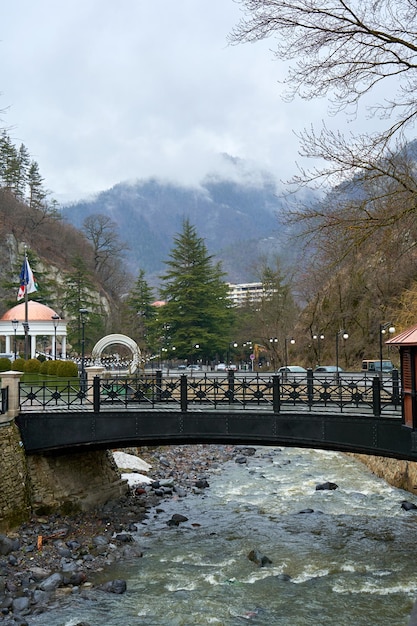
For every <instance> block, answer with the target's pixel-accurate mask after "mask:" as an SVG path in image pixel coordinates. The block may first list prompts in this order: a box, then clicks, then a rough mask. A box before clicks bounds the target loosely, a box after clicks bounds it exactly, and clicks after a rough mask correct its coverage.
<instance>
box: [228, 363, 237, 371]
mask: <svg viewBox="0 0 417 626" xmlns="http://www.w3.org/2000/svg"><path fill="white" fill-rule="evenodd" d="M227 369H228V370H229V372H235V371H236V370H237V365H235V364H234V363H230V365H228V367H227Z"/></svg>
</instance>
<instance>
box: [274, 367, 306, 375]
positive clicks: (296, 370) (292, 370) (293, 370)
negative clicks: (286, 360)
mask: <svg viewBox="0 0 417 626" xmlns="http://www.w3.org/2000/svg"><path fill="white" fill-rule="evenodd" d="M277 374H307V370H306V369H305V367H301V365H287V366H284V367H280V368H279V370H278V371H277Z"/></svg>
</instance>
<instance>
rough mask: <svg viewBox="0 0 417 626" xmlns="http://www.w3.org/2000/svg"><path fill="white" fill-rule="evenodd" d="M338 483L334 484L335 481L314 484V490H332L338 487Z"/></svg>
mask: <svg viewBox="0 0 417 626" xmlns="http://www.w3.org/2000/svg"><path fill="white" fill-rule="evenodd" d="M338 488H339V485H336V483H331V482H325V483H321V484H320V485H316V491H326V490H328V491H333V490H334V489H338Z"/></svg>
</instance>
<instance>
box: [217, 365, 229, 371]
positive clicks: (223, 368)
mask: <svg viewBox="0 0 417 626" xmlns="http://www.w3.org/2000/svg"><path fill="white" fill-rule="evenodd" d="M216 369H217V371H218V372H225V371H226V370H227V367H226V363H217V367H216Z"/></svg>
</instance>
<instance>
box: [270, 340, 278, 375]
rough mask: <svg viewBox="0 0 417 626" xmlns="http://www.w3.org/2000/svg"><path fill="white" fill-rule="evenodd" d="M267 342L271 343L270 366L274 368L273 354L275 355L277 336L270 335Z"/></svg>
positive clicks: (274, 359)
mask: <svg viewBox="0 0 417 626" xmlns="http://www.w3.org/2000/svg"><path fill="white" fill-rule="evenodd" d="M269 343H270V344H271V355H272V356H271V361H272V368H273V369H274V370H275V361H276V358H275V355H276V344H277V343H278V338H277V337H270V338H269ZM274 344H275V345H274Z"/></svg>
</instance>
